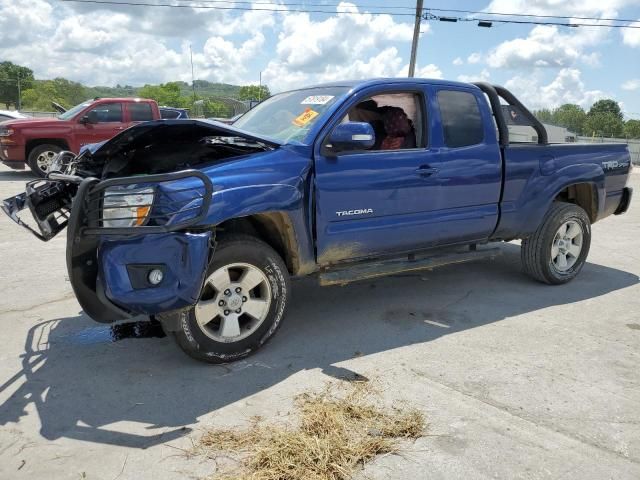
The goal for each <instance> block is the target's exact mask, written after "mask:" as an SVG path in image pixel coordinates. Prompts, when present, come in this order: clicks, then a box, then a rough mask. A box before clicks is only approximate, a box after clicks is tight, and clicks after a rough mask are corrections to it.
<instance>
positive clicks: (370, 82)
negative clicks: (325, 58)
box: [296, 77, 478, 90]
mask: <svg viewBox="0 0 640 480" xmlns="http://www.w3.org/2000/svg"><path fill="white" fill-rule="evenodd" d="M387 83H395V84H406V85H415V84H425V85H440V86H452V87H453V86H455V87H467V88H469V87H471V88H478V87H476V86H475V85H473V84H472V83H465V82H455V81H452V80H441V79H437V78H416V77H411V78H408V77H382V78H370V79H366V80H343V81H335V82H329V83H321V84H317V85H310V86H308V87H303V88H322V87H349V88H354V89H355V88H357V89H360V88H365V87H373V86H376V85H384V84H387ZM301 89H302V88H301ZM301 89H296V90H301Z"/></svg>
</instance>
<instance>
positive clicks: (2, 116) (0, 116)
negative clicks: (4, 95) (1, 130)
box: [0, 110, 29, 123]
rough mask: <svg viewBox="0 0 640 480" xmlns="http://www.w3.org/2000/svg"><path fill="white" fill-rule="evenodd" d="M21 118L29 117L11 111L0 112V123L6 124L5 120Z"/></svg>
mask: <svg viewBox="0 0 640 480" xmlns="http://www.w3.org/2000/svg"><path fill="white" fill-rule="evenodd" d="M21 118H29V117H27V116H26V115H23V114H22V113H20V112H16V111H13V110H0V123H2V122H6V121H7V120H18V119H21Z"/></svg>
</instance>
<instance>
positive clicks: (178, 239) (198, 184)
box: [2, 171, 212, 323]
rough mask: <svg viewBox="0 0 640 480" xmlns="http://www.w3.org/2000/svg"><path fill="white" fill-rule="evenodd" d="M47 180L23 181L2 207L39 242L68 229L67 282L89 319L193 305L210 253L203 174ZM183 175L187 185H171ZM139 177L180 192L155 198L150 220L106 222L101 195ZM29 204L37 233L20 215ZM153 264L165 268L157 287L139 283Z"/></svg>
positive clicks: (208, 190) (209, 187) (206, 186)
mask: <svg viewBox="0 0 640 480" xmlns="http://www.w3.org/2000/svg"><path fill="white" fill-rule="evenodd" d="M51 177H52V179H51V180H39V181H34V182H30V183H28V184H27V191H26V192H25V193H23V194H20V195H17V196H15V197H12V198H10V199H7V200H5V201H4V202H3V205H2V209H3V210H4V211H5V213H7V214H8V215H9V216H10V217H11V218H12V219H13V220H14V221H16V222H17V223H18V224H20V225H21V226H23V227H25V228H27V229H29V230H30V231H31V232H32V233H34V234H35V235H36V236H38V238H40V239H41V240H45V241H46V240H49V239H51V238H53V237H54V236H55V235H56V234H57V233H59V232H60V231H61V230H62V229H63V228H64V227H65V226H67V250H66V257H67V270H68V273H69V280H70V283H71V285H72V287H73V290H74V293H75V295H76V297H77V299H78V302H79V303H80V306H81V307H82V308H83V310H84V311H85V312H86V313H87V314H88V315H89V316H90V317H91V318H93V319H94V320H96V321H98V322H102V323H111V322H114V321H116V320H121V319H123V318H128V317H131V316H132V315H137V314H147V315H154V314H158V313H163V312H167V311H173V310H178V309H182V308H185V307H187V306H190V305H193V304H195V303H196V301H197V297H198V294H199V292H200V290H201V287H202V282H203V279H204V275H205V273H206V269H207V265H208V262H209V254H210V251H211V249H210V240H211V232H210V231H204V230H203V229H202V228H199V227H197V224H199V222H200V221H201V220H202V219H203V218H204V217H205V216H206V214H207V212H208V208H209V205H210V202H211V193H212V185H211V181H210V180H209V179H208V178H207V177H206V176H205V175H203V174H202V173H201V172H197V171H183V172H177V173H173V174H165V175H147V176H144V178H143V177H130V178H122V179H110V180H104V181H100V180H98V179H96V178H85V179H81V178H79V177H73V176H66V175H60V174H52V175H51ZM183 180H184V181H186V182H187V183H186V184H181V183H176V182H178V181H183ZM136 182H137V183H142V182H144V183H145V184H149V183H155V184H156V186H157V187H158V190H160V189H161V188H160V187H161V186H170V187H173V190H171V192H172V193H176V192H177V193H178V194H179V196H177V197H173V201H172V199H171V197H170V196H162V195H159V196H158V198H159V200H160V201H159V203H160V204H162V205H163V209H159V211H160V213H159V214H157V215H156V214H154V213H153V212H154V210H153V208H155V207H153V208H152V210H151V213H150V214H149V218H153V222H147V224H145V225H144V226H136V227H126V228H124V227H122V228H120V227H119V228H108V227H105V226H104V224H103V223H104V221H103V220H102V219H101V218H102V214H101V204H102V200H101V198H102V196H101V195H102V194H103V192H104V191H105V190H106V188H109V187H112V186H118V185H131V184H135V183H136ZM163 182H164V183H163ZM189 182H190V183H189ZM180 185H182V188H179V187H180ZM71 198H73V200H71ZM193 198H197V201H195V200H193ZM71 202H72V203H71ZM194 202H195V203H194ZM27 207H28V208H29V210H30V211H31V213H32V215H33V217H34V219H35V220H36V225H37V227H38V229H37V230H36V229H35V228H31V227H29V226H28V225H27V223H26V222H24V221H22V219H21V218H20V217H19V216H18V213H19V212H20V211H21V210H24V209H26V208H27ZM167 209H170V210H169V211H167ZM166 219H168V220H166ZM194 229H195V230H196V231H195V232H194V231H193V230H194ZM38 230H39V231H38ZM152 267H153V268H159V269H161V270H162V271H163V273H164V275H163V279H162V281H161V282H160V283H159V284H158V285H151V284H150V283H146V282H145V281H144V279H145V278H146V276H147V274H148V272H149V269H150V268H152Z"/></svg>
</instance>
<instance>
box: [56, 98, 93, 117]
mask: <svg viewBox="0 0 640 480" xmlns="http://www.w3.org/2000/svg"><path fill="white" fill-rule="evenodd" d="M89 105H91V102H90V101H87V102H84V103H81V104H80V105H76V106H75V107H73V108H70V109H69V110H67V111H66V112H64V113H61V114H60V115H58V118H59V119H60V120H71V119H72V118H73V117H75V116H76V115H77V114H78V113H79V112H81V111H82V110H84V109H85V108H87V107H88V106H89Z"/></svg>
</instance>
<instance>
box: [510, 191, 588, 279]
mask: <svg viewBox="0 0 640 480" xmlns="http://www.w3.org/2000/svg"><path fill="white" fill-rule="evenodd" d="M590 246H591V222H590V221H589V217H588V216H587V213H586V212H585V211H584V210H583V209H582V208H581V207H579V206H578V205H574V204H572V203H563V202H554V203H553V204H552V205H551V208H550V209H549V212H548V214H547V217H546V218H545V220H544V222H543V223H542V225H541V226H540V227H539V228H538V230H536V231H535V233H534V234H533V235H532V236H531V237H529V238H527V239H525V240H523V241H522V249H521V258H522V265H523V268H524V270H525V272H526V273H527V274H528V275H530V276H532V277H533V278H535V279H536V280H539V281H541V282H544V283H548V284H553V285H558V284H562V283H567V282H568V281H570V280H572V279H573V278H575V276H576V275H578V273H580V270H582V267H583V266H584V264H585V262H586V260H587V255H588V254H589V247H590Z"/></svg>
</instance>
